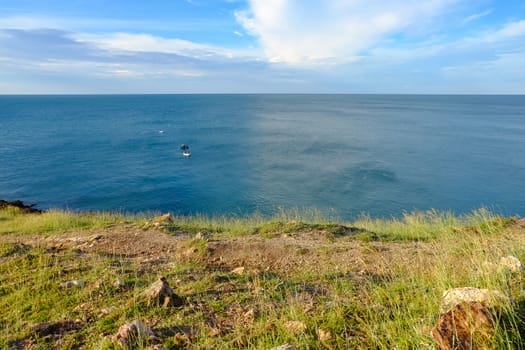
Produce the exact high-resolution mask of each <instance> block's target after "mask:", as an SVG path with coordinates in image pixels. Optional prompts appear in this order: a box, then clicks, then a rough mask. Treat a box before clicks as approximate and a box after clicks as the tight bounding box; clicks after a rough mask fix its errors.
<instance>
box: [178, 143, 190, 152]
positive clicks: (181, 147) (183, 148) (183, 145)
mask: <svg viewBox="0 0 525 350" xmlns="http://www.w3.org/2000/svg"><path fill="white" fill-rule="evenodd" d="M179 148H180V149H181V150H183V151H185V150H187V149H188V148H190V147H189V146H188V145H186V144H184V143H183V144H182V145H180V146H179Z"/></svg>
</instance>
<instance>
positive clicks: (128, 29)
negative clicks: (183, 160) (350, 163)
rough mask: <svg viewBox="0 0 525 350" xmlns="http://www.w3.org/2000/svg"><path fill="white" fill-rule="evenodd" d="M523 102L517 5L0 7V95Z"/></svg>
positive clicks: (397, 0)
mask: <svg viewBox="0 0 525 350" xmlns="http://www.w3.org/2000/svg"><path fill="white" fill-rule="evenodd" d="M106 93H107V94H118V93H388V94H391V93H393V94H396V93H401V94H404V93H416V94H525V1H524V0H499V1H497V0H424V1H422V0H388V1H384V0H152V1H143V0H140V1H139V0H125V1H124V0H111V1H108V0H0V94H106Z"/></svg>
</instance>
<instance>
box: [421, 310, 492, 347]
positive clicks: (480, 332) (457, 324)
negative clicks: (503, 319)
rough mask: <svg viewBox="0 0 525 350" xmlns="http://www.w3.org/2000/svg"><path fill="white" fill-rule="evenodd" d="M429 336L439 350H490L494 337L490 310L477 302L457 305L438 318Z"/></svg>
mask: <svg viewBox="0 0 525 350" xmlns="http://www.w3.org/2000/svg"><path fill="white" fill-rule="evenodd" d="M430 334H431V335H432V338H434V340H435V342H436V343H437V344H438V346H439V349H440V350H482V349H490V344H491V338H492V336H493V335H494V316H493V313H492V308H490V307H488V306H487V305H485V304H483V303H480V302H478V301H471V302H463V303H460V304H457V305H456V306H454V307H453V308H452V309H450V310H449V311H448V312H446V313H444V314H442V315H441V316H440V317H439V319H438V322H437V325H436V327H434V328H433V329H432V330H431V332H430Z"/></svg>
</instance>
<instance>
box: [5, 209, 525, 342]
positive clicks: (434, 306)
mask: <svg viewBox="0 0 525 350" xmlns="http://www.w3.org/2000/svg"><path fill="white" fill-rule="evenodd" d="M319 215H320V214H318V213H316V212H308V213H306V214H304V213H303V214H301V212H300V211H294V212H291V213H285V212H281V213H279V214H278V215H276V216H274V217H272V218H264V217H262V216H260V215H254V216H252V217H248V218H242V217H206V216H193V217H175V218H174V220H173V223H172V224H171V225H170V226H169V227H167V228H166V230H167V232H171V233H173V234H178V233H180V232H188V233H197V232H206V233H209V234H210V235H211V236H212V237H213V239H221V237H229V236H236V237H239V236H241V235H246V237H248V238H249V237H250V235H260V236H262V237H263V238H266V239H269V240H270V239H273V238H274V237H276V236H277V235H282V234H296V235H297V238H300V234H301V232H311V231H316V230H317V231H323V232H326V233H327V234H328V235H330V237H331V240H328V241H323V242H325V243H326V244H332V243H333V244H341V243H342V242H343V243H344V242H353V243H355V244H359V246H360V247H361V249H362V252H363V259H372V257H373V258H374V259H375V260H373V261H369V264H373V269H370V270H367V271H357V270H354V269H353V267H352V266H345V267H343V268H342V269H341V270H337V271H336V270H329V269H319V270H315V271H308V270H304V271H299V272H294V273H287V274H286V275H285V274H281V273H278V272H275V271H269V270H268V271H249V270H248V271H246V272H245V273H244V274H242V275H238V274H235V273H232V272H231V271H229V270H227V269H218V268H211V267H209V266H207V265H205V264H204V262H203V258H204V257H205V256H206V240H205V239H200V238H190V239H188V240H187V241H186V244H185V246H184V249H194V250H195V253H196V254H195V259H192V260H188V261H174V262H173V263H168V264H159V265H145V264H143V263H141V261H140V259H133V258H124V257H112V256H106V255H100V254H94V253H79V252H76V251H69V250H64V251H59V252H56V251H49V250H46V249H45V247H39V246H28V245H24V244H21V243H13V242H7V241H6V242H3V241H2V236H0V310H2V312H1V313H0V348H2V349H4V348H5V349H9V348H10V347H14V345H15V344H22V343H23V342H24V341H27V340H28V339H29V338H33V342H34V345H33V346H34V347H33V348H34V349H52V348H53V347H54V346H55V344H56V341H57V340H56V339H54V338H53V337H35V336H34V335H33V333H32V331H31V328H32V326H34V325H36V324H38V323H41V322H49V321H63V320H77V321H78V322H79V324H80V327H79V329H78V330H77V331H74V332H70V333H66V334H64V335H63V336H62V337H61V339H60V341H61V349H78V348H79V347H81V346H82V347H83V348H85V349H115V348H116V347H115V346H114V344H112V343H111V341H110V340H109V336H110V335H112V334H114V333H115V332H116V331H117V330H118V328H119V326H120V325H122V324H124V323H126V322H129V321H131V320H133V319H141V320H143V321H145V322H148V323H150V324H151V325H152V326H153V328H154V330H155V331H156V332H157V333H158V335H159V338H160V342H161V343H162V344H164V346H165V347H167V348H169V349H184V348H192V349H239V348H246V349H270V348H272V347H274V346H277V345H281V344H285V343H292V344H295V345H296V346H297V347H298V348H300V349H394V348H396V349H437V346H436V345H435V344H434V342H433V340H432V339H431V337H430V335H429V332H430V329H431V328H432V327H433V326H434V325H435V322H436V320H437V315H438V312H439V303H440V298H441V295H442V293H443V291H445V290H447V289H449V288H454V287H460V286H474V287H479V288H489V289H497V290H500V291H502V292H504V293H506V294H509V295H512V297H513V298H514V299H515V300H516V305H515V306H513V305H507V306H506V308H505V309H503V312H502V313H503V317H502V321H501V324H500V327H499V328H498V330H497V333H496V336H495V337H494V339H493V342H494V344H492V348H494V349H509V350H510V349H524V348H525V341H524V340H523V339H522V334H523V331H524V325H523V320H522V318H523V317H524V316H525V298H524V293H523V288H524V287H525V286H524V279H523V276H522V275H510V274H508V273H505V272H502V271H500V270H497V269H494V268H493V266H494V264H496V263H497V262H498V261H499V259H500V258H501V257H502V256H506V255H513V256H516V257H517V258H519V259H520V260H521V261H525V234H524V233H523V232H514V231H508V228H509V226H510V225H511V224H512V223H513V222H514V220H513V219H511V218H504V217H500V216H498V215H495V214H493V213H491V212H489V211H487V210H485V209H480V210H477V211H475V212H473V213H472V214H470V215H465V216H455V215H453V214H452V213H447V212H438V211H429V212H414V213H407V214H405V215H404V216H403V217H401V218H398V219H397V218H392V219H372V218H370V217H362V218H360V219H358V220H356V221H355V222H351V223H341V224H339V223H338V222H337V221H336V220H335V219H333V218H329V219H327V218H321V217H320V216H319ZM144 220H145V219H144V218H140V217H126V216H123V215H118V214H110V213H71V212H60V211H52V212H47V213H42V214H22V213H20V212H18V211H17V210H14V209H10V208H9V209H3V210H0V233H2V234H3V236H7V235H10V237H11V236H14V237H23V235H24V234H45V235H51V234H59V233H63V232H68V231H75V230H83V229H92V228H101V227H107V226H109V225H115V224H119V223H122V222H126V223H132V224H136V225H137V226H139V227H140V226H141V225H142V223H143V221H144ZM342 227H345V228H350V229H342ZM353 240H356V241H355V242H354V241H353ZM332 241H333V242H332ZM422 244H424V248H422V246H420V245H422ZM329 247H330V246H329ZM381 247H383V248H385V249H388V252H389V254H390V255H387V254H386V253H385V255H381V254H378V253H377V251H378V249H380V248H381ZM397 250H399V254H396V252H397ZM323 254H327V255H328V254H330V251H329V248H328V250H325V251H324V253H323ZM303 255H305V258H307V257H308V253H307V252H305V253H303ZM387 256H388V258H387ZM161 275H162V276H165V277H166V278H167V280H168V281H169V282H170V284H171V285H172V286H173V287H174V288H175V289H176V292H177V293H178V294H180V295H182V296H184V297H185V298H186V299H187V300H188V301H189V303H188V304H186V305H185V306H183V307H181V308H172V309H164V308H161V307H156V306H155V307H148V306H147V305H145V304H143V303H140V302H135V301H137V300H138V298H137V297H138V296H139V295H140V293H141V292H142V291H143V290H144V289H145V288H146V287H147V286H148V285H149V284H151V283H152V282H154V281H155V280H156V279H157V278H158V277H159V276H161ZM117 279H121V280H123V281H125V284H126V287H125V288H119V287H117V286H116V285H115V281H116V280H117ZM68 280H82V281H85V282H86V285H85V287H82V288H77V287H74V288H71V289H61V288H60V287H59V284H60V283H61V282H64V281H68ZM109 308H111V309H109ZM103 310H111V311H109V312H108V313H104V312H103ZM289 321H297V322H301V323H302V324H304V325H305V329H303V330H299V331H297V330H293V329H290V328H289V326H288V322H289ZM320 332H325V333H326V332H328V333H329V334H331V337H328V339H324V340H322V341H321V340H320V336H319V334H320ZM188 344H189V345H188Z"/></svg>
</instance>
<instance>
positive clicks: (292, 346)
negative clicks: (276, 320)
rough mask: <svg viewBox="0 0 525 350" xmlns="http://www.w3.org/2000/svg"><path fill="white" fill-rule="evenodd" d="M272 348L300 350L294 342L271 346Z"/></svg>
mask: <svg viewBox="0 0 525 350" xmlns="http://www.w3.org/2000/svg"><path fill="white" fill-rule="evenodd" d="M270 350H299V349H297V347H295V345H292V344H284V345H279V346H276V347H275V348H271V349H270Z"/></svg>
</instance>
